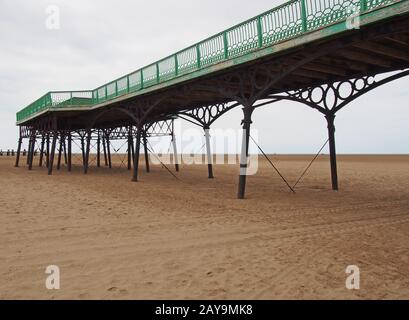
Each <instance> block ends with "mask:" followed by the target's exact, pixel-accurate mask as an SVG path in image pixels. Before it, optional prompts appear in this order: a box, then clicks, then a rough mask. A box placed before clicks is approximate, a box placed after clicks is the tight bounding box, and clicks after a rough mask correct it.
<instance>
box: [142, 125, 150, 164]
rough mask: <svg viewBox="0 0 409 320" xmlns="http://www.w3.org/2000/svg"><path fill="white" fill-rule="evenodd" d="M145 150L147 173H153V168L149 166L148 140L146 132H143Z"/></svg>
mask: <svg viewBox="0 0 409 320" xmlns="http://www.w3.org/2000/svg"><path fill="white" fill-rule="evenodd" d="M143 149H144V153H145V165H146V172H151V168H150V165H149V152H148V138H147V136H146V131H144V132H143Z"/></svg>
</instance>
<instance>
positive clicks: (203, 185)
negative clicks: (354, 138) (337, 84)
mask: <svg viewBox="0 0 409 320" xmlns="http://www.w3.org/2000/svg"><path fill="white" fill-rule="evenodd" d="M272 158H273V159H274V161H275V163H276V165H277V166H278V168H279V169H280V170H281V171H282V173H283V174H284V175H285V177H286V178H288V180H289V181H291V182H295V181H296V180H297V178H298V176H299V175H300V174H301V173H302V171H303V169H304V168H305V166H306V165H307V164H308V161H309V160H310V159H311V156H272ZM24 160H25V159H24V158H22V162H24ZM35 161H36V163H37V160H35ZM142 163H143V159H141V165H142ZM94 166H95V164H94ZM118 166H119V162H118V159H117V161H116V168H114V169H113V170H109V169H107V168H105V167H104V168H100V169H98V168H95V167H91V169H90V172H89V174H88V175H87V176H85V175H84V174H83V173H82V169H81V167H80V166H79V165H78V164H77V165H76V166H75V167H74V171H73V172H72V173H67V171H66V168H65V166H64V167H63V168H62V170H61V171H59V172H58V171H55V172H54V175H53V176H47V174H46V169H45V168H42V169H40V168H38V167H34V170H33V171H31V172H29V171H28V170H27V168H26V167H25V166H21V167H20V168H14V167H13V159H12V158H11V157H4V156H3V157H0V188H1V192H0V243H1V246H0V299H278V298H285V299H395V298H396V299H409V156H340V157H339V177H340V188H341V190H340V191H339V192H333V191H331V190H330V177H329V163H328V158H327V157H324V156H323V157H320V158H319V160H318V161H317V162H316V163H314V165H313V166H312V168H311V171H310V172H309V174H308V175H307V176H306V177H305V179H304V180H303V181H302V183H301V184H300V185H299V186H298V188H297V189H296V191H297V193H296V194H292V193H291V192H289V191H288V189H287V188H286V186H285V185H284V184H283V182H282V180H281V179H280V178H279V177H278V175H277V174H276V173H275V172H274V171H273V169H272V168H271V167H270V166H269V165H268V163H267V162H265V161H261V163H260V169H259V172H258V174H257V175H256V176H251V177H249V178H248V184H247V199H246V200H244V201H242V200H237V199H236V192H237V180H238V179H237V178H238V166H237V165H217V166H215V168H214V172H215V176H216V179H214V180H209V179H207V167H206V166H205V165H201V166H199V165H195V166H186V165H182V167H181V172H180V173H179V174H178V177H179V178H180V181H178V180H176V179H174V178H173V177H172V176H171V175H170V174H169V173H168V172H166V170H164V169H163V168H161V167H160V166H153V167H152V172H151V173H149V174H147V173H145V172H144V170H143V169H142V173H141V177H140V179H141V181H140V182H138V183H133V182H131V181H130V173H129V172H128V171H127V170H126V169H125V168H123V167H122V168H118ZM142 168H143V165H142ZM172 169H173V168H172ZM48 265H58V266H59V267H60V271H61V289H60V290H58V291H56V290H52V291H50V290H47V289H46V288H45V279H46V276H47V275H46V274H45V269H46V267H47V266H48ZM348 265H357V266H358V267H359V268H360V271H361V284H360V285H361V289H360V290H356V291H350V290H347V289H346V287H345V280H346V277H347V275H346V274H345V270H346V267H347V266H348Z"/></svg>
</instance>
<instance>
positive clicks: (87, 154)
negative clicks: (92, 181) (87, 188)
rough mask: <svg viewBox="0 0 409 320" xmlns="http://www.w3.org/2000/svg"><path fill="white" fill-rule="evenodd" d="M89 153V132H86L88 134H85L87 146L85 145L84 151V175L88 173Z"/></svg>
mask: <svg viewBox="0 0 409 320" xmlns="http://www.w3.org/2000/svg"><path fill="white" fill-rule="evenodd" d="M90 151H91V130H88V132H87V144H86V150H85V163H84V174H87V173H88V167H89V153H90Z"/></svg>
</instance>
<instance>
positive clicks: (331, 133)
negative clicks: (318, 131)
mask: <svg viewBox="0 0 409 320" xmlns="http://www.w3.org/2000/svg"><path fill="white" fill-rule="evenodd" d="M325 118H326V119H327V123H328V138H329V154H330V164H331V181H332V190H335V191H338V172H337V153H336V148H335V124H334V121H335V114H334V113H328V114H326V115H325Z"/></svg>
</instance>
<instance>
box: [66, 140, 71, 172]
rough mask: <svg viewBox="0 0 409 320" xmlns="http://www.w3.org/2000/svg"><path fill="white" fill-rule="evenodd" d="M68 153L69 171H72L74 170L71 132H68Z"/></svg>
mask: <svg viewBox="0 0 409 320" xmlns="http://www.w3.org/2000/svg"><path fill="white" fill-rule="evenodd" d="M67 149H68V150H67V153H68V159H67V160H68V161H67V162H68V163H67V170H68V172H71V170H72V136H71V132H69V133H68V136H67Z"/></svg>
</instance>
